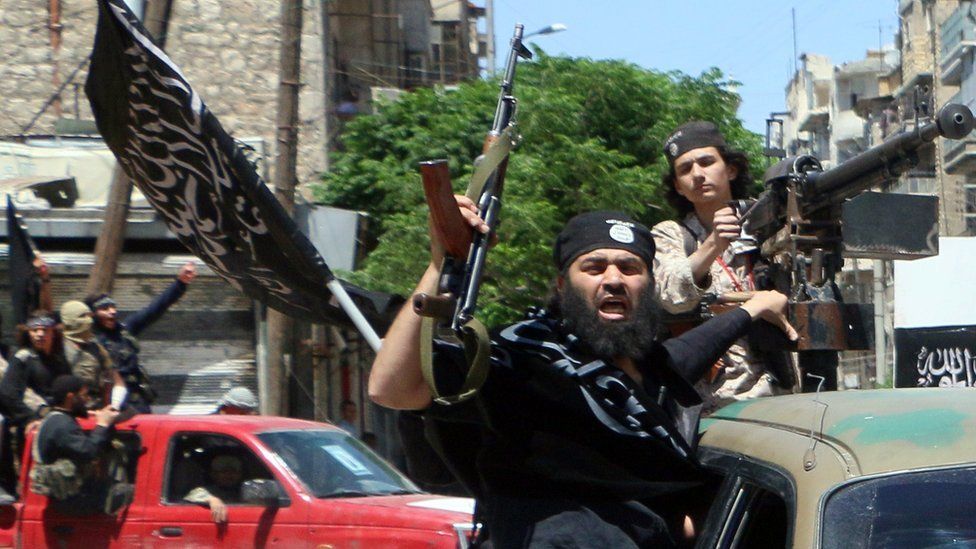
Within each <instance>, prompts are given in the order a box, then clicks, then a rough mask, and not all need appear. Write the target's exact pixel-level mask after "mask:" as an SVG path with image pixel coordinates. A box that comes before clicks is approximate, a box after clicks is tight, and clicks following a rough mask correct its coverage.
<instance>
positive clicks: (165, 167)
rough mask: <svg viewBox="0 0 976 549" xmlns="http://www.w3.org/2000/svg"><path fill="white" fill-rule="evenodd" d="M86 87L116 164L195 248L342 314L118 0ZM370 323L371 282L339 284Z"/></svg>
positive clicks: (273, 203)
mask: <svg viewBox="0 0 976 549" xmlns="http://www.w3.org/2000/svg"><path fill="white" fill-rule="evenodd" d="M98 4H99V16H98V30H97V32H96V35H95V45H94V48H93V51H92V61H91V68H90V70H89V72H88V80H87V81H86V82H85V92H86V93H87V94H88V99H89V101H90V102H91V107H92V112H93V113H94V115H95V121H96V122H97V124H98V130H99V132H101V134H102V137H103V138H104V139H105V142H106V144H107V145H108V146H109V148H111V149H112V152H113V153H115V157H116V158H117V159H118V162H119V165H120V166H121V167H122V169H123V170H125V173H126V174H127V175H128V176H129V177H130V178H131V179H132V181H133V182H134V183H135V184H136V185H137V186H138V187H139V189H140V190H141V191H142V194H143V195H145V196H146V198H147V199H148V200H149V202H150V204H152V206H153V207H154V208H155V209H156V210H157V211H158V212H159V213H160V214H161V215H162V217H163V219H164V220H165V221H166V224H167V225H168V226H169V229H170V230H171V231H172V232H173V233H174V234H176V236H177V238H179V240H180V241H181V242H182V243H183V244H185V245H186V247H187V248H189V249H190V251H191V252H193V253H194V254H195V255H196V256H197V257H199V258H200V259H202V260H203V261H204V262H205V263H206V264H207V265H208V266H209V267H210V268H211V269H213V270H214V272H216V273H217V274H218V275H220V276H221V277H222V278H223V279H224V280H226V281H227V282H229V283H230V284H231V285H233V286H234V287H236V288H237V289H239V290H241V291H243V292H244V293H245V294H247V295H248V296H250V297H251V298H253V299H257V300H260V301H262V302H264V303H265V304H267V305H268V306H270V307H273V308H275V309H278V310H279V311H282V312H284V313H286V314H288V315H290V316H295V317H299V318H303V319H305V320H309V321H312V322H332V323H337V322H338V323H343V324H348V323H349V318H348V317H347V316H346V314H345V313H344V312H343V311H342V309H340V308H339V307H337V306H336V305H335V304H334V301H333V300H332V294H331V292H330V291H329V290H328V289H327V288H326V286H325V285H326V283H327V282H329V281H331V280H333V279H334V277H333V275H332V273H331V272H330V271H329V268H328V266H326V264H325V261H323V259H322V257H321V256H320V255H319V253H318V251H317V250H316V249H315V247H314V245H313V244H312V243H311V242H310V241H309V240H308V238H307V237H306V236H305V235H304V234H302V233H301V231H300V230H299V229H298V226H297V225H296V224H295V223H294V222H293V221H292V219H291V218H290V217H289V216H288V213H287V212H286V211H285V210H284V208H282V206H281V205H280V204H279V203H278V201H277V199H275V197H274V195H273V194H272V193H271V191H270V190H269V189H268V187H267V186H266V185H265V184H264V181H262V180H261V178H260V176H258V174H257V172H256V171H255V169H254V166H253V165H252V164H251V162H250V161H248V159H247V158H246V157H245V154H244V152H243V151H242V149H241V148H240V147H239V146H238V145H237V144H236V143H235V142H234V140H233V138H231V137H230V135H228V134H227V132H225V131H224V129H223V128H222V127H221V125H220V122H218V121H217V118H216V117H215V116H214V115H213V113H211V112H210V110H209V109H208V108H207V106H206V105H205V104H204V103H203V100H202V99H201V98H200V96H199V95H197V93H196V92H195V91H194V90H193V88H192V87H191V86H190V84H189V82H187V80H186V78H185V77H184V76H183V74H182V73H181V72H180V69H179V68H178V67H177V66H176V65H175V64H174V63H173V61H172V60H170V58H169V57H168V56H167V55H166V54H165V53H164V52H163V51H162V50H161V49H160V48H159V47H157V46H156V44H155V42H154V41H153V39H152V37H150V36H149V34H148V33H147V32H146V30H145V29H144V28H143V26H142V24H141V23H140V22H139V21H138V19H137V18H136V17H135V16H134V15H133V14H132V12H131V11H129V9H128V8H127V7H126V5H125V3H124V2H123V1H122V0H99V2H98ZM343 285H344V286H345V287H346V288H347V291H348V292H349V293H350V294H351V297H352V298H353V301H354V302H355V303H356V305H357V306H358V308H359V309H360V310H361V311H362V312H363V314H364V315H365V316H366V318H367V319H369V320H370V321H371V323H372V324H374V325H376V324H377V323H378V322H381V320H380V313H382V312H384V311H380V310H378V307H377V306H376V305H375V304H374V301H373V300H372V299H371V298H370V296H369V295H368V294H367V292H365V291H362V290H360V289H358V288H355V287H354V286H350V285H346V284H343Z"/></svg>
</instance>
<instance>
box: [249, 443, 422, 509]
mask: <svg viewBox="0 0 976 549" xmlns="http://www.w3.org/2000/svg"><path fill="white" fill-rule="evenodd" d="M258 438H259V439H261V442H263V443H264V444H265V445H267V446H268V448H270V449H271V450H272V451H274V452H275V453H276V454H278V457H280V458H281V460H282V461H283V462H284V463H285V465H287V466H288V468H289V469H290V470H291V471H292V472H293V473H295V476H297V477H298V478H299V479H300V480H301V481H302V482H303V483H304V484H305V486H306V487H307V488H308V489H309V491H310V492H311V493H312V494H314V495H315V497H319V498H341V497H361V496H386V495H394V494H414V493H418V492H420V489H419V488H417V487H416V486H415V485H414V484H413V483H412V482H410V480H408V479H407V478H406V477H404V476H403V475H401V474H400V473H399V472H398V471H397V470H396V469H394V468H393V467H391V466H390V465H389V464H387V463H386V462H385V461H383V459H382V458H381V457H379V456H377V455H376V454H375V453H373V451H372V450H370V449H369V448H368V447H367V446H366V445H365V444H363V443H362V442H360V441H358V440H356V439H355V438H353V437H351V436H349V435H347V434H345V433H341V432H338V431H326V430H320V431H316V430H311V431H305V430H303V431H273V432H267V433H261V434H259V435H258Z"/></svg>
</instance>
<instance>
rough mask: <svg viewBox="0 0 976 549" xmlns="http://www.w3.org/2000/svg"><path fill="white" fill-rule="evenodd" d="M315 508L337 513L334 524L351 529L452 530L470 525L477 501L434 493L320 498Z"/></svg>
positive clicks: (315, 501)
mask: <svg viewBox="0 0 976 549" xmlns="http://www.w3.org/2000/svg"><path fill="white" fill-rule="evenodd" d="M313 505H314V506H316V507H321V508H322V509H325V508H326V507H328V508H331V509H333V510H335V511H337V512H336V513H335V514H334V515H333V521H337V522H341V523H342V524H345V525H348V526H385V527H390V528H412V529H425V530H427V529H429V530H443V529H450V528H452V527H453V525H454V524H459V523H460V524H470V523H471V516H472V514H473V513H474V500H473V499H471V498H458V497H450V496H438V495H433V494H411V495H403V496H370V497H362V498H344V499H317V500H314V501H313ZM330 514H331V513H330Z"/></svg>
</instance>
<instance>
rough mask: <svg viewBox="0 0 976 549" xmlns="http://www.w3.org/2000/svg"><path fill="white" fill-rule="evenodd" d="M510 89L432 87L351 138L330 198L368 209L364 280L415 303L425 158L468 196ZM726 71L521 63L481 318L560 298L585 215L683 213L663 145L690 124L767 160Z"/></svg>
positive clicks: (382, 111)
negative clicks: (565, 228) (566, 242)
mask: <svg viewBox="0 0 976 549" xmlns="http://www.w3.org/2000/svg"><path fill="white" fill-rule="evenodd" d="M497 86H498V84H497V82H491V81H475V82H469V83H464V84H461V85H460V86H458V87H457V89H455V90H450V91H447V90H444V89H420V90H417V91H414V92H411V93H406V94H404V95H402V96H401V97H400V98H399V99H398V100H397V101H396V102H393V103H389V104H384V105H380V106H379V107H378V108H377V109H376V113H375V114H371V115H366V116H361V117H358V118H356V119H355V120H353V121H351V122H349V123H348V125H346V127H345V128H344V129H343V134H342V151H341V152H339V153H336V155H335V159H334V163H333V170H332V171H331V172H330V173H328V174H326V175H325V176H324V177H323V180H322V182H321V184H318V185H317V186H316V187H315V194H316V198H317V199H318V200H321V201H323V202H325V203H327V204H332V205H335V206H338V207H342V208H350V209H356V210H361V211H365V212H367V213H368V214H369V215H370V216H371V219H372V222H371V234H370V236H371V238H372V242H374V243H375V247H373V249H372V250H371V251H370V253H369V255H368V256H367V258H366V261H365V263H364V265H363V267H362V269H360V270H359V271H357V272H356V273H353V274H352V277H351V278H352V279H353V280H355V281H356V282H357V283H360V284H363V285H365V286H367V287H369V288H372V289H377V290H382V291H388V292H396V293H400V294H403V295H406V294H408V293H409V292H410V291H411V290H412V287H413V284H414V282H415V281H416V280H417V278H418V277H419V275H420V273H421V272H422V271H423V269H424V267H425V266H426V264H427V261H428V258H429V252H428V245H429V242H428V238H427V226H426V215H427V209H426V204H425V202H424V197H423V190H422V186H421V182H420V175H419V172H418V169H417V163H418V162H420V161H422V160H430V159H435V158H447V159H448V160H449V161H450V167H451V175H452V178H453V181H454V184H455V190H456V191H457V192H463V190H464V188H465V187H466V185H467V180H468V178H469V177H470V175H471V172H472V160H473V159H474V158H475V157H476V156H477V155H478V154H479V153H480V152H481V146H482V142H483V139H484V135H485V132H486V131H487V129H488V128H489V127H490V125H491V118H492V116H493V114H494V106H495V102H496V100H497V94H498V87H497ZM728 88H729V82H726V81H725V79H724V76H723V74H722V73H721V71H719V70H718V69H714V68H713V69H710V70H708V71H706V72H705V73H703V74H701V75H700V76H698V77H691V76H688V75H685V74H682V73H679V72H670V73H662V72H657V71H653V70H647V69H643V68H640V67H637V66H635V65H633V64H629V63H625V62H622V61H594V60H591V59H573V58H566V57H551V56H547V55H545V54H544V53H542V52H537V55H536V59H535V60H534V61H533V62H530V63H523V64H521V65H520V66H519V69H518V75H517V77H516V84H515V94H516V96H517V97H518V98H519V104H518V113H517V122H518V127H519V128H520V133H521V134H522V136H523V140H522V143H521V145H520V146H519V147H518V148H517V149H516V150H515V152H513V153H512V155H511V158H510V161H509V168H508V177H507V179H506V183H505V195H504V200H503V207H502V214H501V219H502V221H501V226H500V228H499V244H498V245H497V246H496V247H495V248H494V249H493V250H492V252H491V254H490V255H489V259H488V265H487V269H486V274H485V281H484V285H483V286H482V293H481V295H480V297H479V307H480V313H479V316H481V318H482V319H483V320H484V321H485V322H486V324H489V325H492V324H496V323H500V322H507V321H511V320H513V319H515V318H517V317H518V315H520V314H521V311H522V310H524V308H525V307H526V306H528V305H531V304H540V299H541V298H542V297H543V296H546V295H547V294H548V292H549V289H550V288H549V285H550V282H551V280H552V279H553V277H554V276H555V274H556V273H555V272H554V269H553V268H552V266H551V263H552V260H551V244H552V239H553V237H554V236H555V234H556V232H557V231H558V230H559V228H560V227H561V226H562V224H563V223H564V222H565V221H566V220H567V219H569V218H570V217H572V216H573V215H575V214H577V213H580V212H583V211H587V210H593V209H619V210H624V211H627V212H629V213H631V214H633V215H635V216H636V217H637V218H639V219H641V220H642V221H644V222H645V223H647V224H653V223H655V222H657V221H660V220H661V219H665V218H667V217H670V216H672V215H673V212H672V211H671V210H670V208H669V207H668V206H667V205H666V203H665V201H664V199H663V196H664V195H663V190H662V189H661V182H660V181H661V176H662V175H663V173H664V172H665V171H666V170H667V163H666V162H665V160H664V156H663V154H662V153H661V150H660V147H661V143H662V142H663V141H664V139H665V138H666V137H667V135H668V134H669V133H670V132H671V131H672V130H673V129H674V128H675V127H676V126H678V125H679V124H681V123H683V122H686V121H688V120H693V119H701V120H711V121H713V122H715V123H716V124H718V125H719V127H720V128H721V129H722V130H723V131H724V132H725V135H726V137H727V138H728V140H729V141H730V143H731V144H732V145H733V146H734V147H736V148H739V149H741V150H744V151H746V152H747V153H748V154H749V155H750V157H751V158H752V159H753V165H754V166H756V167H757V170H758V167H759V166H761V165H762V163H761V162H758V160H759V159H760V156H759V155H760V150H761V149H760V140H759V136H757V135H755V134H753V133H751V132H748V131H746V130H745V129H744V128H743V127H742V124H741V122H740V121H739V120H738V119H737V118H736V109H737V107H738V104H739V97H738V96H737V95H736V94H735V93H733V92H732V91H730V90H729V89H728Z"/></svg>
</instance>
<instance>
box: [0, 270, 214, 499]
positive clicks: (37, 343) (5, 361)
mask: <svg viewBox="0 0 976 549" xmlns="http://www.w3.org/2000/svg"><path fill="white" fill-rule="evenodd" d="M34 268H35V271H36V273H37V275H38V277H39V278H40V283H41V291H40V293H39V294H40V308H39V309H37V310H35V311H33V312H31V313H30V314H29V316H28V318H27V321H26V322H25V323H24V325H23V326H18V336H17V341H16V349H15V350H13V351H11V352H9V353H7V355H8V356H6V357H0V415H2V417H3V422H2V425H3V428H2V431H0V444H2V455H0V490H2V492H0V499H6V500H9V499H12V498H13V497H14V495H15V494H16V487H17V486H16V483H17V470H18V468H19V459H18V458H19V457H20V456H21V455H22V453H21V452H22V451H23V442H24V440H25V435H26V433H27V432H29V431H31V430H32V429H35V428H40V431H39V433H41V434H43V435H44V437H43V439H42V437H41V435H40V434H39V435H38V437H36V438H38V439H42V440H43V444H41V445H40V446H41V447H40V448H39V449H38V455H37V456H36V461H37V462H38V463H39V464H41V465H53V464H54V463H55V462H57V461H58V460H60V459H68V460H69V461H72V462H74V463H75V465H78V467H74V468H68V469H72V470H73V471H74V473H73V475H77V478H76V479H74V480H72V479H64V478H62V477H63V476H64V475H63V474H61V473H63V471H64V470H67V469H64V468H62V469H57V468H53V469H50V471H53V472H51V474H45V475H41V476H40V477H39V478H38V479H34V480H33V481H32V484H31V485H32V487H34V488H35V489H37V490H41V491H45V490H47V489H48V488H47V487H46V486H45V482H56V483H58V484H66V485H74V484H76V483H78V486H81V484H83V482H82V481H83V480H84V479H83V478H82V477H84V476H85V473H86V471H87V470H88V467H87V466H88V465H89V463H90V462H91V461H92V460H93V459H94V456H95V454H98V453H100V452H102V451H104V450H105V448H104V440H103V439H104V438H105V437H104V436H103V435H102V432H101V431H100V430H99V429H97V428H96V430H95V431H93V432H91V433H84V432H83V431H82V430H81V428H80V427H78V426H77V425H76V424H75V422H74V421H71V422H70V423H71V425H75V427H74V428H72V429H68V418H72V419H73V418H81V417H86V416H87V415H88V413H89V412H90V411H91V412H93V413H94V416H95V418H96V420H97V423H98V425H99V427H104V428H105V429H106V430H108V429H109V428H110V427H111V425H112V424H113V423H114V422H116V421H119V420H124V419H126V418H128V417H131V416H132V415H134V414H137V413H151V408H150V404H151V403H152V401H153V399H154V398H155V392H154V390H153V388H152V385H151V381H150V379H149V376H148V375H146V373H145V370H144V369H143V368H142V367H141V365H140V364H139V342H138V339H137V336H138V335H139V334H140V333H141V332H142V331H143V330H144V329H145V328H147V327H148V326H149V325H151V324H152V323H153V322H155V321H156V320H158V319H159V318H160V317H161V316H162V315H163V314H164V313H165V312H166V310H167V309H168V308H169V307H170V306H172V305H173V304H174V303H176V301H178V300H179V299H180V297H181V296H182V295H183V294H184V292H186V288H187V285H188V284H190V283H191V282H192V281H193V279H194V278H195V277H196V267H195V266H194V264H193V263H192V262H188V263H186V264H184V265H183V266H182V267H181V268H180V269H179V272H178V274H177V276H176V278H175V280H174V281H173V283H172V284H170V286H169V287H168V288H167V289H166V290H165V291H164V292H162V293H161V294H160V295H159V296H157V297H156V298H155V299H154V300H153V301H152V302H151V303H150V304H149V305H148V306H146V307H145V308H143V309H141V310H139V311H137V312H135V313H132V314H130V315H128V316H126V317H125V318H124V319H123V318H119V314H118V306H117V303H116V302H115V300H114V299H112V296H110V295H109V294H107V293H98V294H93V295H89V296H87V297H85V298H84V299H83V300H69V301H66V302H65V303H63V304H62V305H61V306H60V308H58V310H57V312H55V311H54V309H55V308H54V304H53V301H52V299H51V292H50V272H49V269H48V266H47V265H46V263H45V262H44V261H43V259H42V258H37V260H35V262H34ZM66 429H67V430H68V431H70V435H71V436H61V435H63V434H64V433H63V432H68V431H66ZM51 432H55V433H60V434H59V436H53V437H49V436H47V435H48V434H49V433H51ZM59 456H60V457H59ZM59 472H60V473H59ZM59 474H61V477H59V476H58V475H59ZM76 481H77V482H76ZM85 493H86V494H89V495H90V491H85ZM76 495H77V494H76V493H71V494H70V497H74V496H76ZM101 495H102V496H106V497H107V494H104V493H103V494H101ZM112 496H113V497H114V498H115V500H116V501H119V500H124V499H125V498H124V497H121V498H120V497H117V496H118V495H117V494H112ZM70 497H62V498H56V499H59V500H69V501H70ZM89 507H90V506H89ZM108 507H113V506H112V505H108V506H107V507H106V508H108Z"/></svg>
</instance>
